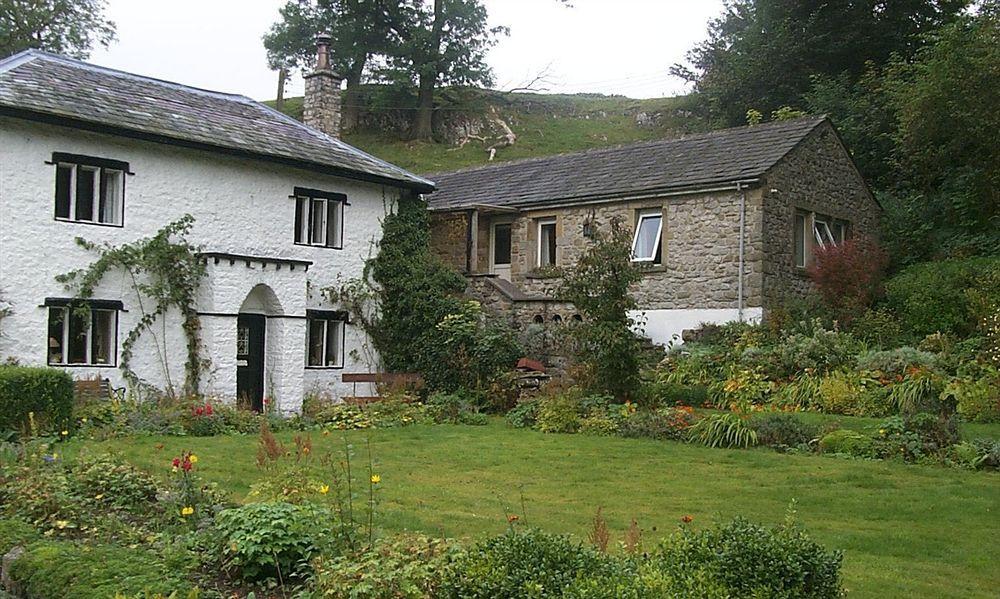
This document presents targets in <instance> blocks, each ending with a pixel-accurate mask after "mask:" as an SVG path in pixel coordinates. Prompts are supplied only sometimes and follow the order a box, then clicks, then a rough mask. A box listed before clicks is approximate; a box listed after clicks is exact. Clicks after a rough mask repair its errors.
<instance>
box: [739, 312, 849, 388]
mask: <svg viewBox="0 0 1000 599" xmlns="http://www.w3.org/2000/svg"><path fill="white" fill-rule="evenodd" d="M807 328H808V329H811V330H806V331H802V332H795V333H792V334H790V335H787V336H786V337H784V338H783V339H782V340H781V341H780V342H779V343H778V344H776V345H765V346H759V347H756V348H749V349H747V350H744V351H743V352H742V354H741V356H740V361H741V362H742V363H743V364H744V365H746V366H747V367H754V368H756V369H758V370H761V371H762V372H763V373H764V374H765V375H767V377H768V378H770V379H771V380H787V379H790V378H793V377H795V376H798V375H800V374H801V373H802V372H805V371H807V370H809V371H815V372H818V373H826V372H830V371H833V370H836V369H838V368H842V367H852V366H853V365H854V359H855V356H856V354H857V353H858V351H859V350H860V349H861V344H860V343H858V341H857V340H855V339H854V338H853V337H851V336H850V335H848V334H847V333H842V332H840V331H830V330H827V329H824V328H823V327H822V326H819V325H818V324H816V323H813V324H812V325H810V326H808V327H807Z"/></svg>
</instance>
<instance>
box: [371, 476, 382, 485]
mask: <svg viewBox="0 0 1000 599" xmlns="http://www.w3.org/2000/svg"><path fill="white" fill-rule="evenodd" d="M380 482H382V477H381V476H379V475H377V474H373V475H372V484H375V485H377V484H379V483H380Z"/></svg>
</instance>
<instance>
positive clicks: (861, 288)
mask: <svg viewBox="0 0 1000 599" xmlns="http://www.w3.org/2000/svg"><path fill="white" fill-rule="evenodd" d="M887 265H888V256H887V255H886V253H885V252H884V251H883V250H882V249H881V248H880V247H878V245H877V244H876V243H875V242H873V241H871V240H868V239H851V240H848V241H845V242H843V243H839V244H837V245H832V246H829V247H826V248H822V247H820V248H816V250H815V252H814V256H813V261H812V263H811V264H810V265H809V278H810V279H812V281H813V283H814V284H815V285H816V289H817V290H818V291H819V294H820V296H821V297H822V298H823V301H824V302H825V303H826V305H827V307H828V308H829V309H830V311H831V312H832V314H833V316H834V318H836V319H837V320H839V321H840V322H843V323H849V322H850V321H851V319H853V318H854V316H856V315H858V314H861V313H862V312H863V311H864V310H865V309H866V308H868V307H869V306H871V304H872V301H873V300H874V299H875V297H876V296H877V295H879V294H880V293H881V291H882V279H883V277H884V276H885V268H886V266H887Z"/></svg>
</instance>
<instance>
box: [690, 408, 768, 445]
mask: <svg viewBox="0 0 1000 599" xmlns="http://www.w3.org/2000/svg"><path fill="white" fill-rule="evenodd" d="M690 435H691V438H692V439H694V440H696V441H698V442H699V443H701V444H702V445H707V446H708V447H750V446H752V445H756V444H757V441H758V437H757V431H755V430H754V429H753V428H751V427H750V425H749V424H748V423H747V421H746V419H745V418H743V417H742V416H740V415H739V414H734V413H729V412H727V413H724V414H712V415H710V416H706V417H705V418H702V419H701V420H699V421H698V422H696V423H695V424H694V426H692V427H691V430H690Z"/></svg>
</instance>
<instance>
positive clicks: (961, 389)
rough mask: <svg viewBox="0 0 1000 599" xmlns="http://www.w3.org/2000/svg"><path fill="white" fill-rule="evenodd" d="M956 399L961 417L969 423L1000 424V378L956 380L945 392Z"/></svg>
mask: <svg viewBox="0 0 1000 599" xmlns="http://www.w3.org/2000/svg"><path fill="white" fill-rule="evenodd" d="M944 394H945V396H947V397H951V398H953V399H954V401H955V404H956V409H957V411H958V413H959V415H961V416H962V418H963V419H965V420H966V421H968V422H1000V376H997V375H995V374H992V375H986V376H984V377H982V378H979V379H975V380H970V379H956V380H954V381H952V382H951V383H950V384H949V385H948V386H947V387H946V388H945V390H944Z"/></svg>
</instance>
